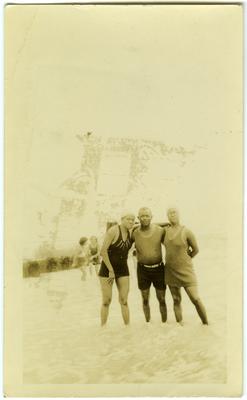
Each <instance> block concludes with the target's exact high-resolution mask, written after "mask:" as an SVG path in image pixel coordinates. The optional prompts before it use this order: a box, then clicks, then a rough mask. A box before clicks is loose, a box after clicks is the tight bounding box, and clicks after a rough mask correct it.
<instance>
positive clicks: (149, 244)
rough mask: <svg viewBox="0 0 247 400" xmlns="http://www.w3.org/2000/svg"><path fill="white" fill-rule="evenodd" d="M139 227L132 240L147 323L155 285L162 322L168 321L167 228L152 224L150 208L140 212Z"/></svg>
mask: <svg viewBox="0 0 247 400" xmlns="http://www.w3.org/2000/svg"><path fill="white" fill-rule="evenodd" d="M138 218H139V221H140V225H139V227H137V228H136V229H134V230H133V233H132V239H133V241H134V242H135V248H136V257H137V281H138V288H139V289H140V291H141V295H142V306H143V312H144V316H145V319H146V322H149V321H150V318H151V316H150V306H149V297H150V287H151V285H152V284H153V286H154V288H155V291H156V297H157V300H158V302H159V309H160V314H161V320H162V322H166V320H167V308H166V302H165V294H166V286H165V270H164V264H163V261H162V248H161V245H162V244H163V239H164V232H165V228H164V227H161V226H158V225H157V224H151V221H152V212H151V210H150V209H149V208H148V207H142V208H140V210H139V213H138Z"/></svg>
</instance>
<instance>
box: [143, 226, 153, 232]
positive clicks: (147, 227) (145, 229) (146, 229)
mask: <svg viewBox="0 0 247 400" xmlns="http://www.w3.org/2000/svg"><path fill="white" fill-rule="evenodd" d="M150 228H151V225H148V226H143V225H141V230H142V231H148V230H149V229H150Z"/></svg>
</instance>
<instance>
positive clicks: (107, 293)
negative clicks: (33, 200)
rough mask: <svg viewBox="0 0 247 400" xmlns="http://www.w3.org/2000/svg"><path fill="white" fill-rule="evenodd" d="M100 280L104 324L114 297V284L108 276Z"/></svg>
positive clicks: (102, 321)
mask: <svg viewBox="0 0 247 400" xmlns="http://www.w3.org/2000/svg"><path fill="white" fill-rule="evenodd" d="M99 280H100V285H101V291H102V306H101V325H102V326H103V325H105V324H106V321H107V318H108V314H109V306H110V304H111V299H112V285H110V284H109V283H108V282H107V280H108V278H102V277H100V278H99Z"/></svg>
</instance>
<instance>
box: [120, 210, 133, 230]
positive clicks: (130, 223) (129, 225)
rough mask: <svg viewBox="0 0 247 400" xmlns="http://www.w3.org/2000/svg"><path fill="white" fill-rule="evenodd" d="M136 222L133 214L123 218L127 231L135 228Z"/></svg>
mask: <svg viewBox="0 0 247 400" xmlns="http://www.w3.org/2000/svg"><path fill="white" fill-rule="evenodd" d="M134 222H135V216H134V215H132V214H129V215H125V217H123V218H122V224H123V225H124V226H125V228H127V229H131V228H133V225H134Z"/></svg>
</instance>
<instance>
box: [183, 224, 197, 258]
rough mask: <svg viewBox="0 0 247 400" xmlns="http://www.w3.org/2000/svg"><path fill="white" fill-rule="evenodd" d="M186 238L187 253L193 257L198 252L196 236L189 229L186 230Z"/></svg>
mask: <svg viewBox="0 0 247 400" xmlns="http://www.w3.org/2000/svg"><path fill="white" fill-rule="evenodd" d="M186 239H187V243H188V245H189V249H188V254H189V256H190V257H191V258H193V257H195V256H196V255H197V254H198V253H199V248H198V245H197V241H196V238H195V236H194V234H193V233H192V232H191V231H189V230H187V231H186Z"/></svg>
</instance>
